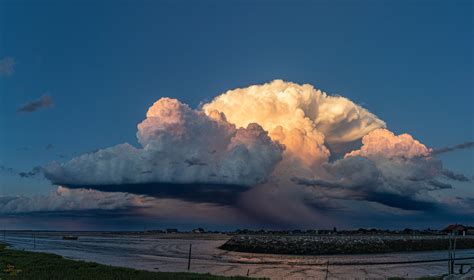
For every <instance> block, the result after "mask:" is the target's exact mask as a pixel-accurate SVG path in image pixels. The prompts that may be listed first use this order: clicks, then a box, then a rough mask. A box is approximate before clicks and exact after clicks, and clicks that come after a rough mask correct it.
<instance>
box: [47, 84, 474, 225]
mask: <svg viewBox="0 0 474 280" xmlns="http://www.w3.org/2000/svg"><path fill="white" fill-rule="evenodd" d="M137 139H138V142H139V143H140V145H141V146H140V147H134V146H132V145H130V144H128V143H124V144H120V145H116V146H113V147H109V148H105V149H101V150H98V151H96V152H93V153H89V154H85V155H82V156H79V157H76V158H73V159H72V160H70V161H67V162H64V163H56V162H55V163H52V164H49V165H47V166H45V167H43V172H44V175H45V176H46V178H48V179H49V180H51V181H52V182H53V183H55V184H59V185H64V186H70V187H74V188H80V187H87V188H94V189H97V190H101V191H106V192H121V193H135V194H140V195H150V196H154V197H159V198H171V199H177V200H181V201H186V202H189V203H197V204H201V203H211V204H214V205H231V207H234V208H235V209H238V210H239V211H241V212H242V213H245V214H246V215H247V216H251V217H252V218H254V219H257V220H262V221H266V222H269V223H279V224H301V223H308V224H312V223H315V222H321V221H324V220H331V217H332V215H333V213H332V212H331V211H339V210H341V211H347V210H346V209H352V210H353V211H359V212H360V211H362V212H361V215H364V213H363V212H364V211H369V210H367V209H376V210H377V211H386V212H387V213H390V214H393V213H398V212H397V211H401V212H400V213H406V212H410V213H411V212H423V211H438V210H439V209H443V208H446V209H451V208H453V207H457V208H458V209H465V208H466V207H467V206H466V205H470V204H469V203H465V202H463V201H461V200H459V199H449V198H448V197H440V196H439V195H438V193H439V192H440V191H443V190H449V189H452V188H453V186H452V185H451V183H450V181H459V182H466V181H469V179H468V178H467V177H466V176H464V175H462V174H457V173H455V172H452V171H450V170H447V169H445V168H444V167H443V165H442V163H441V161H440V160H438V159H437V158H436V157H435V156H436V154H437V153H441V152H447V151H449V150H453V148H448V149H442V150H433V149H431V148H428V147H426V146H425V145H423V144H422V143H421V142H419V141H418V140H416V139H414V138H413V137H412V136H411V135H409V134H401V135H395V134H394V133H392V132H391V131H389V130H388V129H387V126H386V124H385V122H384V121H382V120H381V119H379V118H378V117H377V116H375V115H374V114H372V113H370V112H369V111H368V110H367V109H365V108H362V107H361V106H359V105H357V104H355V103H354V102H352V101H350V100H349V99H347V98H344V97H341V96H330V95H328V94H326V93H324V92H321V91H320V90H317V89H315V88H314V87H313V86H311V85H308V84H305V85H298V84H295V83H290V82H284V81H281V80H275V81H273V82H270V83H267V84H263V85H253V86H250V87H247V88H239V89H235V90H230V91H227V92H225V93H223V94H221V95H219V96H217V97H216V98H214V99H213V100H212V101H211V102H209V103H207V104H204V105H203V106H202V107H201V108H199V109H191V108H190V107H189V106H187V105H186V104H183V103H181V102H179V101H178V100H176V99H170V98H161V99H159V100H158V101H157V102H156V103H155V104H153V106H151V107H150V108H149V109H148V111H147V114H146V119H145V120H143V121H142V122H141V123H140V124H138V131H137ZM468 146H470V144H466V145H462V146H459V147H457V146H456V147H454V149H458V148H467V147H468ZM357 203H366V206H367V207H362V208H359V209H354V205H357ZM361 209H362V210H361ZM381 209H382V210H381ZM394 209H397V211H394ZM466 211H467V210H466Z"/></svg>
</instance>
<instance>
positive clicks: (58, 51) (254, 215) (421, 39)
mask: <svg viewBox="0 0 474 280" xmlns="http://www.w3.org/2000/svg"><path fill="white" fill-rule="evenodd" d="M472 5H473V4H472V1H360V2H355V1H308V2H306V1H263V0H262V1H200V2H197V1H133V2H132V1H97V2H92V1H21V0H20V1H10V0H6V1H1V0H0V106H1V111H0V166H1V168H0V221H1V222H2V223H3V224H4V227H7V228H28V227H35V228H41V229H63V228H68V229H137V228H143V226H144V225H149V227H165V226H177V227H182V228H188V227H193V226H196V225H205V226H207V227H209V228H224V229H232V228H237V227H244V226H245V227H254V228H259V227H269V228H287V227H292V228H318V227H332V225H337V226H340V227H347V228H350V227H359V226H370V227H392V228H397V227H401V228H403V227H405V226H412V227H428V226H432V227H441V226H443V225H444V224H446V223H450V222H464V223H471V224H473V223H474V220H473V218H472V217H473V216H472V211H473V208H474V189H473V187H474V184H473V176H474V153H473V150H472V149H469V148H463V149H454V150H452V151H449V152H445V153H436V152H433V151H436V150H438V149H443V148H446V147H453V146H455V145H459V144H463V143H468V144H467V145H465V146H467V147H468V146H469V143H472V141H474V123H473V111H472V104H474V100H473V99H474V87H473V74H474V73H473V49H474V48H473V39H472V38H474V36H473V35H474V34H473V24H472V20H473V7H472ZM274 80H277V81H276V82H272V81H274ZM280 80H282V81H280ZM303 84H310V85H312V86H313V87H314V88H312V89H310V88H308V87H305V86H302V85H303ZM251 85H259V86H257V88H256V89H255V88H254V90H256V91H257V95H258V94H260V95H258V96H263V95H262V94H263V93H264V92H269V93H270V95H269V96H270V97H268V98H267V99H260V98H259V97H258V96H257V97H255V96H253V95H252V94H251V93H249V92H251V91H252V90H251V89H249V90H245V89H246V88H248V87H249V86H251ZM265 85H266V86H265ZM237 88H242V89H244V90H242V91H237V93H236V92H231V93H230V94H226V95H225V96H223V97H222V98H221V100H217V99H214V98H215V97H217V96H220V95H221V96H222V94H223V93H226V92H227V91H229V90H235V89H237ZM317 90H321V91H323V92H326V93H327V94H328V95H329V96H333V97H334V98H333V99H331V98H326V97H321V96H320V93H318V91H317ZM295 91H296V92H298V93H299V94H303V95H304V94H306V95H308V96H309V97H308V98H310V99H311V98H314V100H316V99H317V101H314V102H315V103H314V104H313V103H311V104H310V105H308V104H306V103H305V102H306V101H307V100H306V101H301V100H299V99H297V98H296V99H292V98H289V97H288V98H286V99H285V100H283V101H281V100H277V99H275V98H276V96H278V92H285V93H286V94H290V95H291V92H295ZM236 95H237V96H236ZM241 96H243V97H241ZM337 96H342V97H345V98H347V100H349V101H347V102H350V103H347V102H346V101H345V100H346V99H337V98H336V97H337ZM163 97H168V98H171V99H172V100H168V99H166V100H164V99H161V101H160V102H158V103H155V102H157V101H158V100H160V98H163ZM272 98H273V99H272ZM177 100H179V101H177ZM222 100H224V101H225V102H224V101H222ZM323 101H324V102H326V103H324V102H323ZM285 102H287V103H285ZM288 102H290V103H288ZM291 102H293V103H291ZM294 102H300V103H298V104H299V105H301V106H300V107H298V106H296V107H294V108H293V107H292V108H293V109H295V111H292V112H282V111H279V109H281V107H280V106H283V105H281V104H286V105H285V106H287V105H288V104H291V105H292V106H293V105H294V104H295V103H294ZM154 103H155V105H153V104H154ZM185 104H187V105H185ZM228 104H233V105H232V106H230V105H228ZM321 104H322V105H321ZM324 104H327V105H324ZM152 105H153V107H152ZM343 105H344V106H343ZM260 106H261V107H260ZM288 106H289V105H288ZM318 106H319V107H318ZM338 106H339V107H338ZM340 106H342V109H340V110H342V114H345V113H347V112H352V113H350V114H349V113H347V114H346V115H345V119H346V120H347V119H348V116H349V117H351V116H352V117H353V118H355V119H357V120H358V119H359V118H360V122H355V123H352V122H351V123H344V122H343V121H341V122H337V123H336V121H334V120H329V117H328V116H330V115H331V114H332V113H334V110H335V109H334V108H336V107H337V108H341V107H340ZM150 107H152V108H154V109H153V110H154V111H153V110H151V109H150V111H148V109H149V108H150ZM290 107H291V106H290ZM315 107H318V108H319V109H318V110H319V112H321V113H320V115H319V116H313V118H312V117H309V118H310V119H311V121H314V125H315V127H312V128H310V130H311V129H314V135H313V134H311V133H313V132H311V133H310V130H308V129H307V127H306V124H302V123H301V122H299V120H297V119H293V116H296V115H298V114H297V112H296V111H297V110H298V112H300V111H303V112H304V114H306V116H310V115H311V114H314V112H312V110H313V109H311V108H315ZM265 108H267V109H268V108H273V109H271V110H270V111H271V113H272V115H270V113H268V114H267V115H265V114H263V113H265V112H267V111H266V109H265ZM275 108H278V110H277V109H275ZM361 108H365V109H366V110H367V113H366V112H365V109H364V110H362V109H361ZM212 110H217V111H219V112H221V113H224V115H225V117H224V118H223V117H221V116H216V115H213V114H212ZM350 110H352V111H350ZM147 111H148V112H149V113H150V112H151V113H150V116H147V115H146V113H147ZM270 111H269V112H270ZM355 111H356V112H357V113H356V115H355V116H354V115H351V114H354V112H355ZM163 112H168V113H166V114H165V113H163ZM169 112H174V113H169ZM368 112H370V113H368ZM153 114H155V115H153ZM169 114H171V115H172V116H171V117H170V115H169ZM174 114H176V116H178V117H177V118H181V117H182V120H188V121H187V122H185V123H184V124H182V123H180V125H182V127H179V129H181V130H182V131H185V132H186V133H189V135H192V136H193V137H194V138H191V140H190V139H187V140H183V139H178V140H179V141H178V140H176V139H177V138H176V137H177V136H176V134H173V133H174V131H175V130H173V129H177V128H176V127H171V128H170V127H169V126H167V125H168V124H169V123H172V122H174V121H175V119H174V118H172V117H173V116H175V115H174ZM372 114H373V115H372ZM331 116H332V115H331ZM274 117H275V118H277V117H278V118H277V119H278V121H279V122H280V123H278V125H281V126H282V127H283V132H281V133H282V134H285V133H286V134H285V135H286V136H287V137H286V138H285V137H283V136H281V134H278V133H276V132H275V131H274V129H275V122H276V119H274ZM217 119H218V120H217ZM257 119H258V120H259V121H256V120H257ZM252 122H257V123H258V125H259V126H258V127H247V125H248V124H249V123H252ZM216 123H219V125H218V127H216ZM138 124H142V126H141V127H140V126H139V127H138V128H137V125H138ZM234 126H235V127H234ZM163 127H165V128H167V129H168V130H166V131H163V130H160V129H162V128H163ZM239 127H242V129H239ZM364 127H365V128H367V129H364ZM158 128H160V129H158ZM294 128H297V129H304V128H306V133H307V134H306V135H305V136H304V137H308V139H306V138H304V137H303V136H302V137H303V138H302V139H306V140H305V141H306V142H304V141H303V142H304V143H306V144H307V143H309V144H308V145H309V146H305V145H303V144H301V143H303V142H297V141H296V140H294V141H296V142H291V143H290V140H288V139H290V137H289V136H288V135H289V134H288V133H289V131H292V129H294ZM333 128H334V129H333ZM385 128H386V129H388V130H389V131H391V132H393V133H394V134H393V135H391V134H390V133H388V132H382V131H381V130H377V129H385ZM137 130H138V134H137ZM181 130H180V131H181ZM202 131H206V132H208V133H207V134H206V133H203V132H202ZM341 131H342V132H341ZM372 131H375V132H374V133H372V134H370V133H371V132H372ZM211 132H212V133H211ZM349 132H351V133H352V134H351V135H354V134H355V135H357V136H356V137H355V138H354V137H352V138H351V139H350V141H349V140H347V141H346V140H344V141H342V142H343V144H340V142H341V141H339V140H340V139H343V138H344V137H349V136H348V135H349ZM214 133H215V134H214ZM403 133H407V134H409V135H411V137H412V139H411V140H410V139H408V140H406V142H404V143H405V144H406V145H408V146H407V148H406V149H405V150H404V148H403V147H404V146H403V147H402V148H400V147H401V146H399V145H398V146H397V145H395V146H393V147H392V146H390V145H389V147H382V148H380V147H379V146H377V145H375V144H374V147H373V148H372V146H371V144H367V145H365V144H364V146H365V147H366V148H367V150H364V147H363V146H361V145H362V143H361V141H362V142H364V141H363V140H362V139H363V138H364V136H367V138H365V139H367V143H369V142H370V141H369V140H370V139H372V140H373V141H374V142H370V143H375V142H376V143H381V142H377V141H382V140H384V141H385V140H386V139H388V140H387V141H388V142H390V141H392V142H390V143H394V142H393V141H395V142H396V141H400V138H397V135H400V134H403ZM267 134H268V135H267ZM173 137H175V138H173ZM323 138H324V139H323ZM333 138H334V139H336V138H338V139H339V140H334V139H333ZM349 138H350V137H349ZM291 139H297V138H296V136H295V138H291ZM331 139H333V140H331ZM416 140H417V141H419V142H418V143H417V142H416ZM308 141H309V142H308ZM277 142H279V143H277ZM121 143H129V146H120V147H119V148H112V149H111V150H107V151H106V152H102V153H101V151H99V150H101V149H106V148H108V147H114V146H115V145H117V144H121ZM235 143H237V144H238V145H237V144H235ZM282 143H283V144H284V145H285V147H284V148H282V146H279V145H280V144H282ZM298 143H299V144H298ZM384 143H385V142H384ZM420 143H421V144H420ZM337 144H340V145H339V146H341V145H342V146H343V148H341V150H337V149H336V148H334V147H335V146H337ZM418 144H420V145H422V146H420V145H418ZM236 145H237V146H238V147H236ZM292 145H294V146H295V147H296V146H298V145H301V146H302V147H303V148H301V150H298V151H297V150H296V148H295V149H294V150H292V147H293V146H292ZM357 145H358V146H357ZM210 146H211V147H213V149H212V151H210V152H214V151H216V152H215V153H212V154H211V155H207V154H205V155H204V154H203V153H202V151H203V150H206V149H208V148H209V147H210ZM471 146H472V145H471ZM361 147H362V148H361ZM349 148H350V149H349ZM313 149H314V150H313ZM430 149H432V150H430ZM357 150H359V152H356V153H355V154H357V156H354V158H356V159H354V160H352V158H351V157H349V158H346V157H344V154H345V153H346V152H351V151H357ZM97 151H98V153H95V154H94V152H97ZM328 151H329V152H328ZM382 151H383V153H384V154H385V156H386V155H387V154H391V153H392V152H393V153H394V155H393V156H394V157H401V158H402V159H403V160H405V158H408V159H409V160H406V161H403V160H402V159H400V160H398V159H396V160H391V159H386V158H382V159H380V157H381V155H382ZM394 151H398V152H394ZM400 151H401V152H400ZM326 152H327V153H330V156H329V155H328V154H327V153H326ZM88 153H89V155H90V156H89V157H88V158H80V160H76V161H74V160H73V158H75V157H78V156H80V155H83V154H88ZM303 154H304V155H305V156H302V155H303ZM306 154H307V155H309V156H307V157H306ZM313 155H314V156H313ZM337 155H338V156H337ZM431 155H432V156H431ZM310 156H312V157H311V158H308V157H310ZM104 157H110V158H111V160H110V161H105V160H104V161H101V160H99V159H102V158H104ZM123 158H125V159H123ZM295 158H296V159H295ZM116 159H117V160H118V159H120V160H121V161H115V160H116ZM157 159H158V162H156V160H157ZM290 159H291V161H290ZM71 160H73V161H72V162H71ZM298 160H300V161H298ZM337 160H340V161H337ZM176 161H179V162H180V164H179V165H177V166H178V167H179V168H178V167H170V168H168V167H167V166H172V164H173V163H174V162H176ZM309 161H311V162H310V163H308V162H309ZM53 162H56V163H54V164H52V163H53ZM103 162H105V163H104V165H103V166H102V165H100V164H102V163H103ZM117 162H118V163H117ZM440 162H442V167H440ZM61 164H62V165H61ZM300 164H301V166H300ZM99 165H100V166H99ZM156 165H158V166H159V168H160V170H167V171H166V172H165V171H163V172H162V173H155V171H154V170H149V169H150V166H156ZM287 165H288V166H289V168H286V170H292V172H293V173H291V174H286V173H288V172H286V173H285V174H283V173H284V172H283V171H282V170H283V169H284V168H283V167H284V166H287ZM117 166H118V167H117ZM352 166H356V167H357V168H363V170H364V171H367V172H368V173H369V174H370V176H369V175H367V176H368V178H362V179H364V180H366V181H364V180H362V179H360V178H354V174H353V172H352V171H351V170H353V169H352V168H355V167H352ZM361 166H362V167H361ZM138 167H140V168H142V169H140V170H139V171H133V172H139V173H140V172H141V173H140V174H142V175H143V176H144V177H146V176H149V177H150V179H146V180H143V179H142V177H139V178H135V177H133V176H132V175H124V173H127V172H128V173H129V174H132V173H133V172H132V171H131V170H134V168H138ZM173 168H174V169H173ZM196 168H200V169H199V170H200V171H196V170H197V169H196ZM293 169H294V170H293ZM91 170H93V171H91ZM357 170H359V169H357ZM374 170H375V171H374ZM393 170H395V171H397V172H399V173H396V172H395V171H393ZM413 170H416V171H419V172H420V174H422V176H421V175H420V174H418V173H417V174H415V175H416V176H417V177H416V180H415V179H414V178H413V176H415V175H413V174H411V173H410V174H411V175H410V176H412V175H413V176H412V177H410V176H408V175H406V174H407V172H414V171H413ZM427 170H428V171H427ZM446 170H448V171H450V172H451V173H450V174H454V175H457V178H458V179H454V180H453V179H449V176H448V175H446V172H447V171H446ZM392 171H393V172H392ZM91 172H92V173H91ZM160 172H161V171H160ZM351 172H352V173H351ZM360 172H362V171H360ZM374 172H375V173H374ZM379 173H380V174H379ZM395 173H396V174H395ZM374 174H375V175H374ZM394 174H395V175H396V176H395V175H394ZM211 175H212V176H211ZM140 176H141V175H140ZM206 176H207V177H206ZM371 176H372V177H371ZM374 176H375V177H374ZM420 176H421V177H420ZM440 176H441V177H443V176H444V177H443V178H441V179H440ZM460 176H464V177H463V178H464V179H461V180H459V178H461V177H460ZM211 177H212V178H211ZM369 177H370V178H369ZM402 177H403V178H409V179H410V180H408V181H409V182H408V181H406V180H405V181H403V180H401V179H400V178H402ZM450 177H451V178H452V177H456V176H450ZM147 178H148V177H147ZM206 178H207V179H206ZM209 178H211V179H209ZM374 178H378V179H377V180H375V179H374ZM394 178H395V179H396V180H395V179H394ZM369 179H370V180H369ZM360 180H362V181H360ZM367 180H368V181H367ZM379 180H381V181H379ZM434 181H435V183H433V182H434ZM361 182H362V183H361ZM407 182H408V183H410V184H408V183H407ZM142 183H146V184H149V185H145V186H137V184H142ZM163 183H166V184H165V185H163ZM439 183H442V184H445V185H441V184H439ZM57 184H59V185H64V186H62V187H60V188H59V189H58V186H57ZM434 184H435V185H437V186H436V187H434ZM446 184H448V185H449V186H450V187H447V186H446ZM104 185H106V186H109V187H104ZM110 185H112V186H110ZM113 185H120V186H121V187H119V188H118V187H114V186H113ZM209 185H212V186H213V188H212V190H209V189H208V188H209ZM234 185H236V186H238V187H236V188H232V187H231V186H234ZM290 185H291V186H290ZM428 185H429V186H430V188H437V189H436V190H434V192H431V191H430V190H428V187H427V186H428ZM81 186H82V187H83V186H86V187H87V191H85V190H81V189H80V188H79V189H78V188H76V187H81ZM441 186H444V187H441ZM69 188H70V189H69ZM89 188H91V189H90V190H89ZM228 188H230V191H228ZM295 189H298V191H294V190H295ZM300 189H304V190H303V191H299V190H300ZM236 190H238V191H236ZM307 190H311V191H307ZM306 192H311V194H307V193H306ZM427 193H428V194H427ZM433 193H436V195H434V194H433ZM341 197H343V199H342V200H343V201H342V202H341ZM14 198H16V200H14ZM191 198H194V199H191ZM256 198H261V200H258V199H256ZM347 198H350V199H347ZM71 201H72V202H71ZM236 201H237V202H236ZM387 201H392V202H393V201H400V203H399V204H397V203H395V204H394V203H388V202H387ZM276 202H278V203H280V204H277V205H279V208H281V209H270V208H272V207H277V206H275V203H276ZM336 202H338V203H336ZM335 203H336V204H337V205H334V204H335ZM340 204H342V205H340ZM368 204H369V205H371V207H372V208H370V209H371V210H365V209H366V208H367V207H366V206H367V205H368ZM71 205H72V206H71ZM382 208H383V209H384V210H380V209H382ZM379 212H380V213H382V212H383V214H377V213H379ZM262 213H263V214H262ZM393 213H396V214H393ZM296 217H304V220H307V221H309V223H305V222H303V221H300V220H299V219H298V218H296ZM65 221H68V222H67V223H65Z"/></svg>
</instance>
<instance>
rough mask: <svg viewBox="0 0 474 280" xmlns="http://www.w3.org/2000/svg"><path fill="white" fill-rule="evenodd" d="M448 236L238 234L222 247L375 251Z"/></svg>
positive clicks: (465, 241)
mask: <svg viewBox="0 0 474 280" xmlns="http://www.w3.org/2000/svg"><path fill="white" fill-rule="evenodd" d="M448 247H449V239H448V237H447V236H440V235H433V236H426V235H418V236H417V235H346V236H344V235H325V236H324V235H323V236H311V235H310V236H308V235H302V236H289V235H280V236H278V235H235V236H233V237H232V238H231V239H230V240H229V241H227V242H226V243H224V244H223V245H222V246H221V247H220V249H224V250H228V251H236V252H247V253H266V254H286V255H334V254H372V253H394V252H416V251H435V250H447V249H448ZM473 248H474V236H466V237H458V238H457V239H456V249H473Z"/></svg>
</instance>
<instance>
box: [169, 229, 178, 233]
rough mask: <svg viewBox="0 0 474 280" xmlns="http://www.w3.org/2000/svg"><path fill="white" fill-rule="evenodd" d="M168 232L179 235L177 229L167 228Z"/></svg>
mask: <svg viewBox="0 0 474 280" xmlns="http://www.w3.org/2000/svg"><path fill="white" fill-rule="evenodd" d="M166 232H167V233H177V232H178V229H176V228H167V229H166Z"/></svg>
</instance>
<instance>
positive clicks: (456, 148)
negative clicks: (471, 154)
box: [432, 141, 474, 155]
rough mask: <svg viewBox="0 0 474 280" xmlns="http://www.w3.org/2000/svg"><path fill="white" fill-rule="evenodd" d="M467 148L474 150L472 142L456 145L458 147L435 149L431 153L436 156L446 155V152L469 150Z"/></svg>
mask: <svg viewBox="0 0 474 280" xmlns="http://www.w3.org/2000/svg"><path fill="white" fill-rule="evenodd" d="M469 148H474V141H470V142H465V143H462V144H458V145H455V146H451V147H444V148H439V149H435V150H433V152H432V153H433V154H435V155H437V154H443V153H447V152H451V151H455V150H462V149H469Z"/></svg>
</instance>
